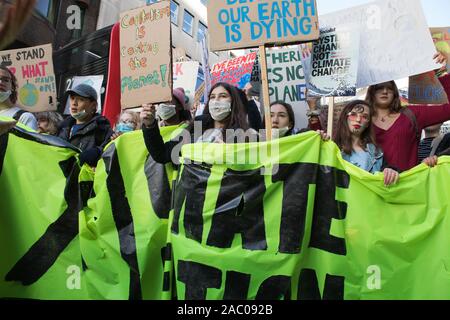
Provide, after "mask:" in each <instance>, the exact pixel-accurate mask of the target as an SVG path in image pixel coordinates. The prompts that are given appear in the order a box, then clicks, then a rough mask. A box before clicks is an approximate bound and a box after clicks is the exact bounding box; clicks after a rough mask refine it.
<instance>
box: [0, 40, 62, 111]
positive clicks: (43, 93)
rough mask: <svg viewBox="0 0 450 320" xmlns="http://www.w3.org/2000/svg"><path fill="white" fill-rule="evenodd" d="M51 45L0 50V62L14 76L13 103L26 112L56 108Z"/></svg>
mask: <svg viewBox="0 0 450 320" xmlns="http://www.w3.org/2000/svg"><path fill="white" fill-rule="evenodd" d="M52 51H53V49H52V45H51V44H46V45H43V46H37V47H30V48H23V49H18V50H8V51H0V63H1V65H2V66H5V67H7V68H9V70H11V71H12V73H13V74H14V75H15V76H16V78H17V84H18V88H17V91H18V99H17V103H18V104H19V105H20V106H21V107H22V108H23V109H24V110H26V111H30V112H41V111H54V110H56V82H55V73H54V71H53V58H52Z"/></svg>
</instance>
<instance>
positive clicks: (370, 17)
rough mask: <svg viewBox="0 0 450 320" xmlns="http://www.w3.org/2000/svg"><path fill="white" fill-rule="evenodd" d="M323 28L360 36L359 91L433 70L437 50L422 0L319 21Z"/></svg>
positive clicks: (400, 0) (394, 1)
mask: <svg viewBox="0 0 450 320" xmlns="http://www.w3.org/2000/svg"><path fill="white" fill-rule="evenodd" d="M319 20H320V26H321V27H338V26H342V25H344V26H345V25H347V24H356V25H358V26H359V27H358V29H359V30H360V32H361V43H360V56H359V66H358V82H357V87H358V88H363V87H366V86H370V85H373V84H377V83H382V82H386V81H390V80H395V79H402V78H405V77H409V76H411V75H415V74H420V73H424V72H427V71H430V70H434V69H436V68H438V67H439V66H438V65H437V64H436V63H435V62H434V61H433V55H434V54H435V52H436V49H435V47H434V45H433V41H432V39H431V37H430V33H429V30H428V26H427V22H426V19H425V15H424V13H423V11H422V7H421V4H420V1H419V0H383V1H377V2H372V3H369V4H367V5H363V6H358V7H354V8H350V9H345V10H343V11H338V12H335V13H332V14H329V15H325V16H321V17H320V18H319Z"/></svg>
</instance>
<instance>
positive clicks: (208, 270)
mask: <svg viewBox="0 0 450 320" xmlns="http://www.w3.org/2000/svg"><path fill="white" fill-rule="evenodd" d="M178 281H180V282H183V283H184V284H185V286H186V294H185V300H206V293H207V289H208V288H214V289H220V287H221V285H222V271H221V270H220V269H216V268H213V267H210V266H207V265H204V264H200V263H197V262H190V261H183V260H180V261H178Z"/></svg>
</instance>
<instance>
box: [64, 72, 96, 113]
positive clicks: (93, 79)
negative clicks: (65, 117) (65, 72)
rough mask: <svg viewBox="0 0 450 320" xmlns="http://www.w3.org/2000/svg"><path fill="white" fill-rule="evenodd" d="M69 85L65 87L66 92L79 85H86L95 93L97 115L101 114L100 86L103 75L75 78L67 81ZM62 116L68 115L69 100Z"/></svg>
mask: <svg viewBox="0 0 450 320" xmlns="http://www.w3.org/2000/svg"><path fill="white" fill-rule="evenodd" d="M69 81H70V82H69V85H68V86H67V89H66V91H67V90H70V89H73V88H75V87H76V86H77V85H79V84H88V85H90V86H91V87H93V88H94V89H95V91H97V95H98V99H97V113H101V112H102V97H101V95H102V84H103V75H99V76H85V77H78V76H75V77H73V78H72V79H69ZM64 114H70V100H69V99H67V102H66V108H65V110H64Z"/></svg>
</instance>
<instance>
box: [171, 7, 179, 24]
mask: <svg viewBox="0 0 450 320" xmlns="http://www.w3.org/2000/svg"><path fill="white" fill-rule="evenodd" d="M178 8H179V5H178V3H176V2H175V1H170V19H171V21H172V23H173V24H174V25H176V26H177V25H178Z"/></svg>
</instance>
